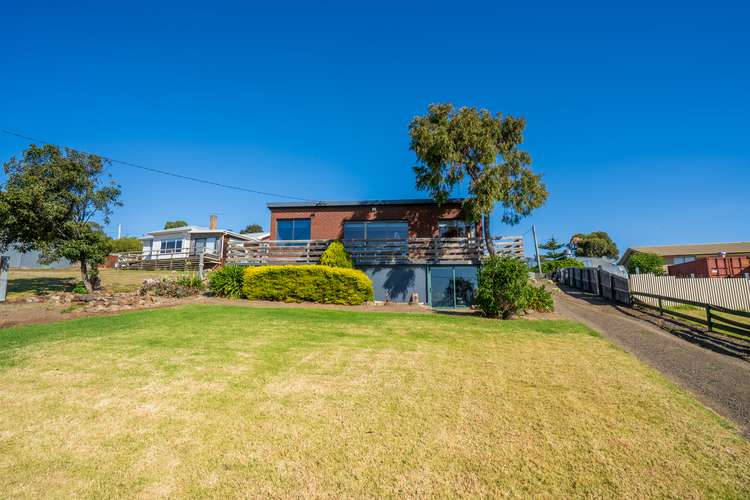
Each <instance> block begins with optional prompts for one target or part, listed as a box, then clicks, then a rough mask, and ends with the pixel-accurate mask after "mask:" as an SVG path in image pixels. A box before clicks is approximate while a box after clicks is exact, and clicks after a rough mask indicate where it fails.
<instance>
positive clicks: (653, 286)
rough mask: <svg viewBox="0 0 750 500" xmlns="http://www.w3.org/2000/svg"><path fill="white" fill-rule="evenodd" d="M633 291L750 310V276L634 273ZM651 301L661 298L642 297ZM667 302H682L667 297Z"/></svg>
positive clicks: (631, 286)
mask: <svg viewBox="0 0 750 500" xmlns="http://www.w3.org/2000/svg"><path fill="white" fill-rule="evenodd" d="M628 281H629V287H630V291H631V292H641V293H649V294H653V295H661V296H662V297H673V298H675V299H682V300H688V301H692V302H701V303H704V304H711V305H714V306H719V307H725V308H727V309H735V310H740V311H750V280H748V279H745V278H677V277H675V276H654V275H653V274H631V275H630V278H629V279H628ZM638 299H639V300H641V301H643V302H646V303H647V304H650V305H653V306H656V305H657V302H658V300H657V299H656V298H651V297H638ZM663 305H664V306H667V307H673V306H679V305H681V304H680V303H678V302H672V301H669V300H664V302H663Z"/></svg>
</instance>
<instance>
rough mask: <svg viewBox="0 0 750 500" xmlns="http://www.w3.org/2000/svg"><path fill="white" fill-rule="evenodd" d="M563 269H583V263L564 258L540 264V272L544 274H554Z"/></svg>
mask: <svg viewBox="0 0 750 500" xmlns="http://www.w3.org/2000/svg"><path fill="white" fill-rule="evenodd" d="M564 267H584V266H583V262H581V261H580V260H578V259H573V258H570V257H566V258H564V259H558V260H547V261H544V262H542V272H543V273H545V274H550V273H554V272H555V271H557V270H558V269H562V268H564Z"/></svg>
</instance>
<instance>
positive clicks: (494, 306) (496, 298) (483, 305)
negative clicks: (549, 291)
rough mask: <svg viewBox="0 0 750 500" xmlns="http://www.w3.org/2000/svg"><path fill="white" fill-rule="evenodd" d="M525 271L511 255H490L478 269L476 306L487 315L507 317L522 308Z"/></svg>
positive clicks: (522, 264)
mask: <svg viewBox="0 0 750 500" xmlns="http://www.w3.org/2000/svg"><path fill="white" fill-rule="evenodd" d="M528 282H529V270H528V268H527V267H526V264H525V263H524V262H523V261H522V260H520V259H517V258H515V257H510V256H507V255H493V256H491V257H490V258H489V259H487V260H486V261H485V263H484V264H483V265H482V269H481V270H480V272H479V290H478V292H477V298H476V305H477V307H479V310H480V311H481V312H482V314H483V315H485V316H489V317H491V318H496V317H498V316H500V317H501V318H503V319H507V318H510V317H511V316H512V315H513V314H515V313H517V312H518V311H519V310H521V309H523V307H524V304H525V300H526V288H527V287H528Z"/></svg>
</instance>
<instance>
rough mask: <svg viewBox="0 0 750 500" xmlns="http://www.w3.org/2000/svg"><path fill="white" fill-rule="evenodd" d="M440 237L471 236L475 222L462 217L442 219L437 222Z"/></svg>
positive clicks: (472, 235)
mask: <svg viewBox="0 0 750 500" xmlns="http://www.w3.org/2000/svg"><path fill="white" fill-rule="evenodd" d="M438 229H439V230H440V237H441V238H473V237H474V236H475V234H474V229H475V224H474V223H473V222H466V221H465V220H462V219H450V220H442V221H440V222H439V223H438Z"/></svg>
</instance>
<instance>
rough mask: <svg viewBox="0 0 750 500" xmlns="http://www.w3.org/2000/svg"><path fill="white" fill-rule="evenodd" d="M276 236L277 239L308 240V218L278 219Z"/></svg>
mask: <svg viewBox="0 0 750 500" xmlns="http://www.w3.org/2000/svg"><path fill="white" fill-rule="evenodd" d="M276 237H277V239H279V240H309V239H310V219H278V220H277V221H276Z"/></svg>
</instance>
